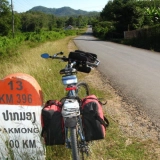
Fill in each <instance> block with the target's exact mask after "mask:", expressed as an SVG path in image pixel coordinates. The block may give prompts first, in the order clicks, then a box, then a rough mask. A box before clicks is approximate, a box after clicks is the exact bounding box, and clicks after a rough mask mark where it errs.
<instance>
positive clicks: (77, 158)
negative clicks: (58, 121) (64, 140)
mask: <svg viewBox="0 0 160 160" xmlns="http://www.w3.org/2000/svg"><path fill="white" fill-rule="evenodd" d="M70 136H71V148H72V159H73V160H80V156H79V150H78V142H77V141H78V139H77V132H76V127H73V128H70Z"/></svg>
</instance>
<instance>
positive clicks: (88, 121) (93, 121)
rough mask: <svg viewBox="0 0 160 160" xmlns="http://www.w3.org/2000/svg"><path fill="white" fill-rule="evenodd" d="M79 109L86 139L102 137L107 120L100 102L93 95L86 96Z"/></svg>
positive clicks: (107, 123)
mask: <svg viewBox="0 0 160 160" xmlns="http://www.w3.org/2000/svg"><path fill="white" fill-rule="evenodd" d="M81 109H82V110H81V111H82V122H83V126H84V133H85V139H86V141H92V140H99V139H104V137H105V133H106V127H108V126H109V122H108V120H107V119H106V118H105V117H104V115H103V110H102V104H101V102H100V101H99V100H98V99H97V97H96V96H95V95H90V96H87V97H85V98H84V99H83V100H82V107H81Z"/></svg>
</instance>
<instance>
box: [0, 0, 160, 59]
mask: <svg viewBox="0 0 160 160" xmlns="http://www.w3.org/2000/svg"><path fill="white" fill-rule="evenodd" d="M88 24H89V25H92V27H93V34H94V36H96V37H98V38H101V39H103V40H111V41H114V42H119V43H124V44H129V45H133V46H137V47H142V48H147V49H153V50H156V51H160V49H159V46H160V44H159V40H158V39H159V38H160V0H109V1H108V3H106V5H105V6H104V8H103V9H102V11H101V12H100V14H99V15H73V16H56V15H53V14H46V13H44V12H43V11H32V10H31V11H27V12H24V13H17V12H16V11H14V12H12V6H11V5H10V4H9V2H8V1H7V0H0V56H2V55H3V56H4V55H5V56H6V55H10V54H11V53H12V55H13V52H14V51H15V50H16V49H17V46H19V44H22V43H23V42H27V43H28V42H30V44H31V45H32V44H33V43H41V42H44V41H47V40H56V39H60V38H63V37H65V36H68V35H78V34H79V33H80V32H81V29H83V28H85V27H86V26H87V25H88ZM69 25H71V26H73V29H72V30H66V29H65V28H66V27H67V26H69ZM139 29H140V30H147V31H146V32H147V33H148V32H149V33H150V34H147V35H146V34H145V35H144V36H141V37H138V38H134V39H129V40H125V39H124V31H131V30H139ZM148 35H149V36H148Z"/></svg>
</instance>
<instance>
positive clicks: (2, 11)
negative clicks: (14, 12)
mask: <svg viewBox="0 0 160 160" xmlns="http://www.w3.org/2000/svg"><path fill="white" fill-rule="evenodd" d="M11 22H12V16H11V7H10V5H9V2H8V1H7V0H0V35H1V36H7V35H8V34H9V33H10V32H11V30H12V25H11V24H12V23H11Z"/></svg>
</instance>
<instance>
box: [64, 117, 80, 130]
mask: <svg viewBox="0 0 160 160" xmlns="http://www.w3.org/2000/svg"><path fill="white" fill-rule="evenodd" d="M76 125H77V118H76V117H71V118H66V119H65V122H64V126H65V127H70V128H72V127H75V126H76Z"/></svg>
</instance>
